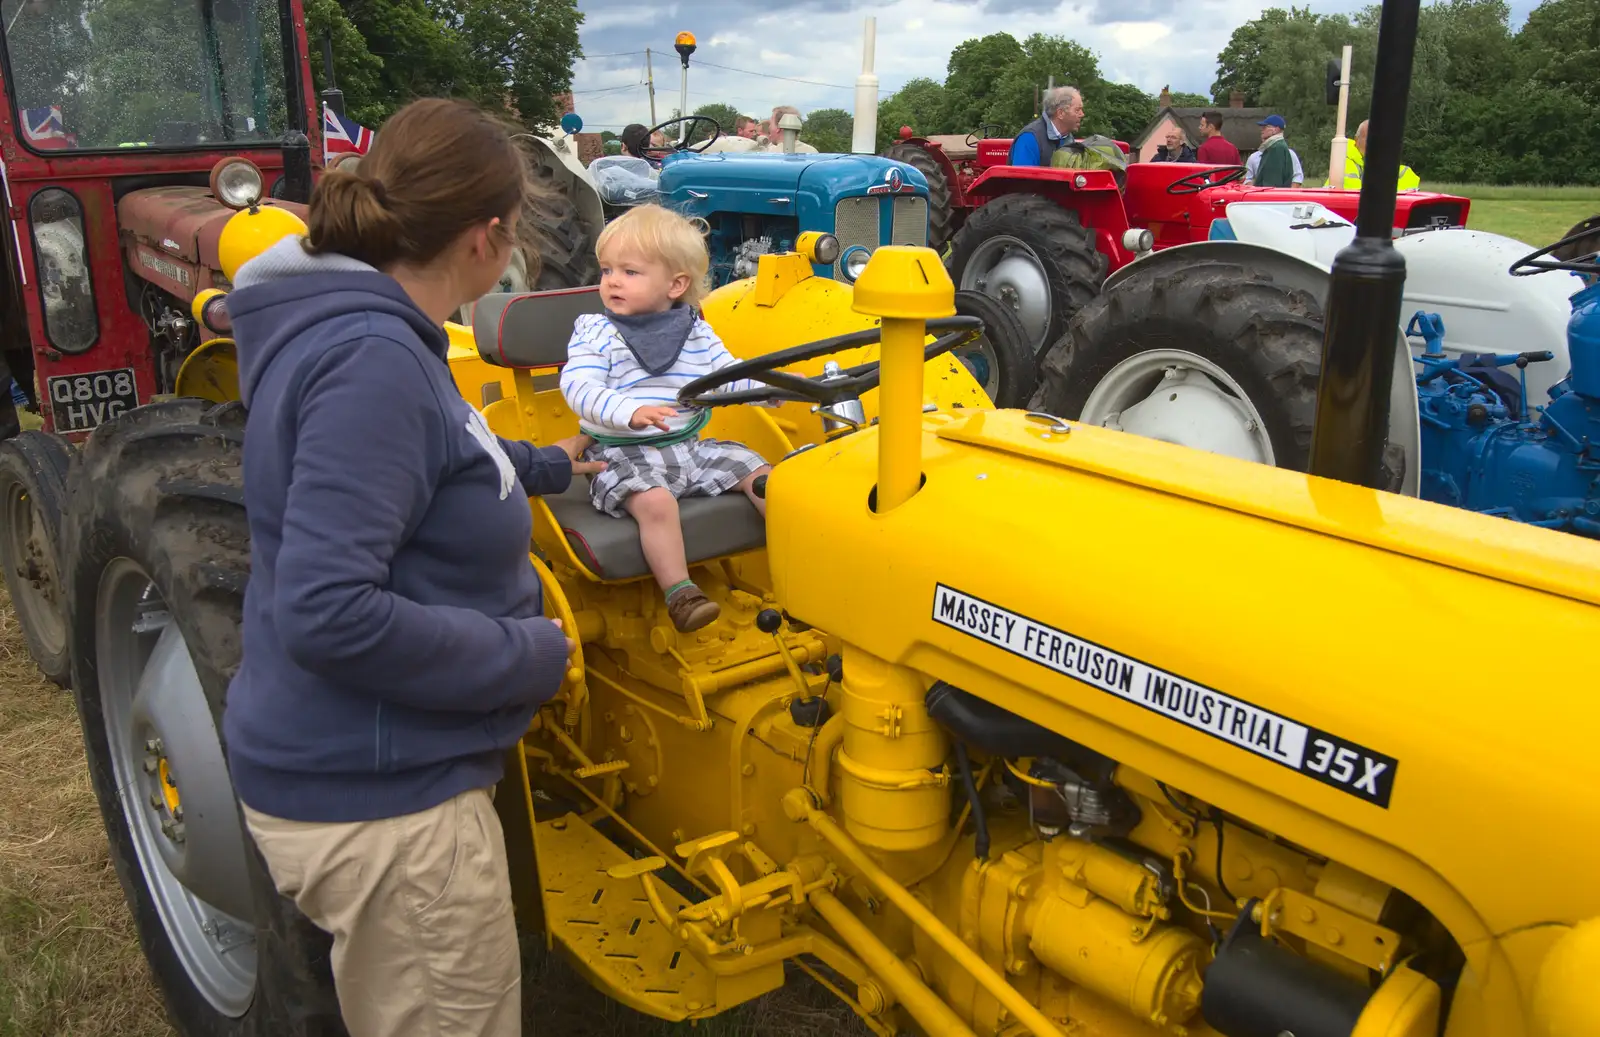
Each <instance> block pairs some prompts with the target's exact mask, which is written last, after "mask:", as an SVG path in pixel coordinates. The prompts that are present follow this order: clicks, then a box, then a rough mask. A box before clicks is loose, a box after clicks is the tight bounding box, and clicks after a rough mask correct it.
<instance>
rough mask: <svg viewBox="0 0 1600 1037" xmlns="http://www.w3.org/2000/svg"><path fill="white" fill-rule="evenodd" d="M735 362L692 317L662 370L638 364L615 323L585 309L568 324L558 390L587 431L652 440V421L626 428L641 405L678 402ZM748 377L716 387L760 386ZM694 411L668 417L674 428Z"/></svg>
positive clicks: (714, 335) (654, 433)
mask: <svg viewBox="0 0 1600 1037" xmlns="http://www.w3.org/2000/svg"><path fill="white" fill-rule="evenodd" d="M737 362H738V361H737V360H736V359H735V358H734V356H733V354H732V353H729V352H728V347H727V346H724V345H723V344H722V340H721V339H720V338H718V337H717V333H716V332H715V331H712V330H711V325H710V324H707V323H706V322H705V320H703V319H701V318H696V319H695V322H694V327H693V328H691V329H690V331H689V337H688V339H687V340H686V341H685V342H684V344H683V350H682V351H681V352H680V353H679V354H678V360H677V362H676V363H674V364H673V365H672V366H671V367H670V368H668V369H667V370H665V371H663V372H662V373H661V374H657V375H653V374H651V373H650V372H649V371H646V370H645V369H644V368H643V367H641V366H639V361H638V359H637V358H635V357H634V355H633V350H631V349H629V348H628V344H627V343H626V342H624V341H623V340H622V334H621V332H619V331H618V330H617V327H616V325H615V324H612V323H611V321H610V320H608V319H607V318H606V316H605V315H604V314H601V313H586V314H584V315H583V316H581V317H579V318H578V319H577V320H576V321H574V322H573V325H572V339H571V340H570V341H569V342H568V343H567V365H566V366H565V367H563V368H562V369H561V395H562V396H564V397H566V400H567V406H569V407H571V408H572V412H573V413H574V414H576V415H577V416H578V427H579V428H581V429H582V430H583V431H585V432H587V433H589V434H590V435H594V434H597V433H598V434H600V435H604V436H632V437H636V438H639V439H651V438H654V437H656V436H660V435H663V433H662V431H661V430H660V429H659V428H657V427H655V426H654V425H646V426H645V427H644V428H642V429H636V428H629V427H628V419H630V418H632V417H633V413H634V411H636V410H638V409H639V408H640V407H676V406H678V390H680V389H682V388H683V387H684V386H685V385H688V384H689V383H690V382H692V381H694V380H695V379H696V378H702V377H704V376H706V375H708V374H711V373H712V372H713V371H720V370H722V369H723V368H724V367H728V366H731V365H732V364H735V363H737ZM761 384H762V383H760V382H754V381H751V380H750V379H748V378H745V379H741V380H739V381H737V382H733V383H731V384H729V385H724V386H719V387H718V389H717V391H718V392H738V391H740V390H743V389H755V388H760V387H761ZM693 418H694V415H693V414H692V413H679V414H678V415H677V416H675V417H672V418H669V419H668V420H667V425H668V427H669V428H670V429H671V430H672V431H673V432H676V431H678V430H679V429H681V428H683V427H684V426H686V425H688V424H689V422H690V421H692V420H693Z"/></svg>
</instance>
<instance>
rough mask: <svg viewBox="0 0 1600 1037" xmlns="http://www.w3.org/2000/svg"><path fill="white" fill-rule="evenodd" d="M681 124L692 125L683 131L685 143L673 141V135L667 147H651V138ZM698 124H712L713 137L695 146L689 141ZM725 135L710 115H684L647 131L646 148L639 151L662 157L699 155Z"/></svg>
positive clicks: (668, 137) (668, 138)
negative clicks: (676, 154)
mask: <svg viewBox="0 0 1600 1037" xmlns="http://www.w3.org/2000/svg"><path fill="white" fill-rule="evenodd" d="M680 122H686V123H689V124H690V125H689V126H685V127H684V129H683V141H682V142H681V143H679V142H675V141H673V140H672V136H671V134H667V140H668V144H667V146H666V147H664V148H654V147H651V146H650V138H651V137H654V136H655V135H656V134H657V133H663V132H665V130H666V128H667V127H668V126H676V125H678V124H679V123H680ZM697 122H703V123H708V124H710V126H711V136H709V137H707V138H706V139H705V140H702V141H695V142H694V143H693V144H691V143H689V141H690V140H691V139H692V138H693V137H694V127H693V124H694V123H697ZM723 135H724V134H723V132H722V126H721V124H720V123H718V122H717V120H715V119H713V118H711V117H710V116H709V115H684V116H681V117H679V118H677V119H668V120H667V121H666V122H663V123H658V124H657V125H655V126H652V127H650V128H649V129H648V130H646V131H645V135H644V140H645V143H644V146H643V147H641V148H640V149H639V150H640V151H643V152H644V153H645V154H646V155H659V156H662V157H665V156H667V155H672V154H675V153H677V152H679V151H692V152H694V153H695V154H696V155H698V154H700V153H701V152H702V151H704V150H706V149H707V148H709V147H710V146H711V142H712V141H714V140H716V139H717V138H718V137H721V136H723Z"/></svg>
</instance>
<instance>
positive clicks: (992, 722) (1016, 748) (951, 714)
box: [924, 681, 1117, 785]
mask: <svg viewBox="0 0 1600 1037" xmlns="http://www.w3.org/2000/svg"><path fill="white" fill-rule="evenodd" d="M924 701H925V702H926V704H927V707H928V715H929V716H930V717H932V718H933V720H934V722H935V723H937V724H938V725H939V726H940V727H943V728H944V729H945V730H946V731H949V732H950V733H951V734H952V735H954V736H955V738H956V740H958V741H963V742H966V743H967V744H968V745H970V746H972V747H973V748H974V749H979V750H981V751H983V752H985V753H987V754H988V755H990V756H999V757H1002V758H1004V759H1007V760H1014V759H1016V758H1017V757H1019V756H1049V757H1051V758H1052V759H1056V760H1059V761H1061V762H1062V763H1065V764H1066V765H1067V766H1069V767H1071V768H1072V769H1073V770H1074V771H1076V772H1078V774H1080V775H1082V776H1083V777H1084V778H1085V779H1087V780H1088V781H1090V782H1092V783H1094V784H1097V785H1099V784H1104V783H1107V782H1109V781H1110V780H1111V773H1112V772H1113V771H1115V770H1116V768H1117V764H1116V761H1115V760H1113V759H1111V758H1110V757H1108V756H1105V755H1102V754H1101V753H1097V752H1095V751H1094V750H1093V749H1090V748H1089V747H1087V746H1085V745H1080V744H1079V743H1077V742H1074V741H1072V740H1071V739H1070V738H1065V737H1063V736H1061V735H1058V734H1056V733H1055V732H1054V731H1051V730H1049V729H1048V728H1045V727H1041V726H1040V725H1038V724H1036V723H1034V722H1033V721H1031V720H1027V719H1025V718H1023V717H1019V716H1017V714H1015V713H1013V712H1011V711H1010V710H1007V709H1002V708H1001V707H999V706H997V705H995V704H994V703H992V702H987V701H985V700H984V699H980V698H978V697H977V696H976V695H973V694H972V693H970V692H966V691H962V690H961V689H960V688H957V687H955V686H954V685H951V684H946V683H945V682H944V681H936V682H934V685H933V687H931V688H929V689H928V694H927V696H926V698H925V700H924Z"/></svg>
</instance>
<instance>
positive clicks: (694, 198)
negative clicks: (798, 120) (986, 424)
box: [589, 116, 1038, 407]
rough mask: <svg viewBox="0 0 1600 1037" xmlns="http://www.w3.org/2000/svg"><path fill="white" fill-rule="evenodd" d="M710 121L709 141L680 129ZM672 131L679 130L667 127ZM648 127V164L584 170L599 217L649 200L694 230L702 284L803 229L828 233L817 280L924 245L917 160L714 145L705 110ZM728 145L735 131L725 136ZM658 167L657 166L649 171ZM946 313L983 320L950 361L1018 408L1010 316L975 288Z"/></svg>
mask: <svg viewBox="0 0 1600 1037" xmlns="http://www.w3.org/2000/svg"><path fill="white" fill-rule="evenodd" d="M695 124H709V127H710V128H709V136H707V137H705V138H702V139H693V138H692V137H691V134H690V133H688V132H683V131H684V130H688V129H689V128H690V127H692V126H693V125H695ZM675 128H677V129H675ZM647 132H649V133H651V134H654V133H656V132H662V133H663V134H664V135H666V136H667V137H668V139H669V140H670V139H671V138H672V137H673V136H674V135H676V136H677V137H678V141H677V143H675V144H670V145H668V146H667V147H666V148H664V149H662V148H654V149H646V150H645V153H646V155H648V156H649V157H650V160H649V161H647V160H645V159H640V158H630V157H628V156H612V157H606V158H602V159H596V160H595V162H594V163H592V164H591V166H590V167H589V168H590V174H591V175H592V176H593V179H594V181H595V185H596V189H597V190H598V192H599V194H600V197H601V201H602V202H603V203H604V208H605V213H606V217H607V219H614V218H616V217H617V216H618V215H620V214H621V213H623V212H625V211H626V210H627V208H629V207H630V206H633V205H647V204H659V205H664V206H667V207H670V208H673V209H676V210H677V211H679V212H681V213H683V214H684V215H685V216H688V217H690V218H691V219H694V220H696V221H697V222H698V223H700V224H701V225H702V229H703V231H704V233H705V236H706V248H707V251H708V252H709V253H710V257H711V272H710V276H711V283H712V286H713V287H721V286H723V285H725V284H728V283H729V282H731V281H738V280H742V279H744V278H747V277H753V276H754V275H755V272H756V264H757V263H758V262H759V261H760V257H761V256H762V255H764V254H766V253H772V252H789V251H793V250H794V249H795V243H796V241H797V240H798V239H799V237H800V235H801V234H804V233H807V232H813V231H814V232H820V233H822V234H826V235H829V236H830V237H831V238H832V241H831V242H824V244H823V247H822V248H821V249H820V255H821V256H823V257H826V258H827V262H824V263H816V264H814V265H813V270H814V272H815V273H816V275H817V276H819V277H826V278H831V279H833V280H837V281H841V282H843V283H845V284H850V283H853V282H854V281H855V279H856V277H857V276H859V275H860V273H861V271H862V270H864V269H866V265H867V260H868V259H869V258H870V257H871V255H872V253H873V252H874V251H875V250H876V249H878V248H880V247H882V246H884V245H926V244H927V243H928V181H927V178H926V177H924V176H923V175H922V172H921V171H920V170H918V169H917V168H916V167H914V166H911V165H907V164H906V163H904V162H896V161H894V160H892V159H886V158H880V157H878V156H876V155H856V154H822V153H818V152H815V151H808V152H804V153H788V152H783V151H731V150H730V151H724V150H719V148H718V144H719V142H724V141H726V140H727V138H724V137H723V136H722V130H721V127H719V126H717V124H716V123H715V122H714V121H712V120H710V119H708V118H706V117H705V116H688V117H686V118H682V119H673V120H670V121H668V122H665V123H662V124H660V125H659V126H655V127H651V128H650V130H648V131H647ZM735 140H737V138H735ZM656 162H659V171H657V170H656V169H655V168H653V166H654V165H655V163H656ZM956 312H957V313H958V314H960V315H963V316H975V317H978V318H980V319H981V320H982V321H983V322H984V328H985V331H984V335H983V337H982V338H980V339H979V340H978V341H977V342H975V343H973V345H972V346H971V347H969V348H967V349H964V350H958V351H957V356H959V357H960V358H961V360H962V361H963V362H964V363H965V364H966V365H967V367H968V369H969V370H971V371H972V374H973V376H974V377H975V378H976V379H977V380H978V382H979V383H980V384H981V385H983V387H984V390H985V391H986V392H987V393H988V394H989V397H990V399H992V400H994V401H995V403H996V405H998V406H1002V407H1020V406H1022V405H1023V404H1025V403H1026V402H1027V401H1028V398H1029V397H1031V396H1032V395H1033V392H1034V389H1035V387H1036V386H1037V384H1038V367H1037V359H1036V357H1035V356H1034V354H1033V352H1032V350H1031V349H1030V347H1029V343H1028V335H1027V332H1026V330H1025V329H1024V328H1023V326H1022V324H1021V323H1020V321H1019V320H1018V319H1017V317H1016V315H1015V314H1014V313H1012V311H1011V310H1010V309H1009V308H1007V307H1006V306H1004V305H1003V304H1000V303H998V302H996V301H995V300H993V299H991V298H989V297H988V296H986V295H983V294H981V293H978V292H957V293H956Z"/></svg>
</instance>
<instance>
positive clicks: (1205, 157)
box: [1194, 112, 1242, 166]
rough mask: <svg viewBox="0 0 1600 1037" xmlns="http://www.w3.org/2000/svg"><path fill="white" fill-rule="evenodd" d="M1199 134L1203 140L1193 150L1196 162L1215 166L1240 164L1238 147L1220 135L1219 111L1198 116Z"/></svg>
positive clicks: (1220, 120) (1220, 119)
mask: <svg viewBox="0 0 1600 1037" xmlns="http://www.w3.org/2000/svg"><path fill="white" fill-rule="evenodd" d="M1200 136H1202V137H1204V138H1205V140H1204V141H1202V142H1201V144H1200V148H1199V150H1198V151H1196V152H1195V159H1194V160H1195V161H1196V162H1209V163H1211V164H1212V165H1217V166H1237V165H1241V164H1242V161H1241V159H1240V157H1239V149H1238V148H1236V147H1234V146H1233V145H1232V144H1230V143H1228V138H1226V137H1224V136H1223V135H1222V113H1221V112H1205V113H1204V114H1202V115H1201V116H1200Z"/></svg>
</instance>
